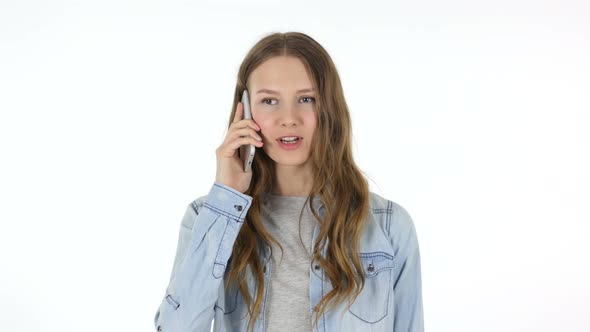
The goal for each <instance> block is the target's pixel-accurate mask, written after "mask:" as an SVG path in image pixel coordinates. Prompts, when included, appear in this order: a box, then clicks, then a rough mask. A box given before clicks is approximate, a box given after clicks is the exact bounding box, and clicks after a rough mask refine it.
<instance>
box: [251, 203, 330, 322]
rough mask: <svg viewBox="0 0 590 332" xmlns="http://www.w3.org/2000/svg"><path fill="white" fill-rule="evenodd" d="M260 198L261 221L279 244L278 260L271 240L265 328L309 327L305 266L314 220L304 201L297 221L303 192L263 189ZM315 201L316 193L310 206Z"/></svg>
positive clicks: (309, 315) (308, 254)
mask: <svg viewBox="0 0 590 332" xmlns="http://www.w3.org/2000/svg"><path fill="white" fill-rule="evenodd" d="M263 198H264V201H265V202H267V203H266V204H262V210H261V217H262V223H263V225H264V226H265V227H266V229H267V230H268V232H270V234H271V235H272V236H273V237H274V238H275V239H276V240H277V241H279V243H280V244H281V246H282V247H283V256H282V260H281V249H280V248H279V247H278V246H277V245H276V244H274V243H272V248H273V256H272V257H271V260H270V264H271V265H270V282H269V285H268V287H269V288H268V293H267V302H266V303H267V304H266V315H265V316H266V319H265V325H266V328H265V330H266V331H269V332H275V331H277V332H278V331H281V332H282V331H312V326H311V324H312V321H311V319H312V316H311V305H310V300H309V273H310V272H309V271H310V270H309V268H310V263H311V250H312V249H313V243H312V232H313V228H314V226H315V224H316V223H317V221H316V219H315V218H314V216H313V214H312V213H311V210H310V208H309V206H308V204H305V209H304V211H303V215H302V216H301V223H299V214H300V212H301V209H302V208H303V207H304V203H305V199H306V197H305V196H280V195H274V194H270V193H264V194H263ZM319 202H320V200H319V197H315V198H314V200H313V206H314V208H315V210H316V211H318V203H319ZM318 213H319V212H318ZM299 227H301V239H300V238H299ZM301 241H303V244H302V243H301Z"/></svg>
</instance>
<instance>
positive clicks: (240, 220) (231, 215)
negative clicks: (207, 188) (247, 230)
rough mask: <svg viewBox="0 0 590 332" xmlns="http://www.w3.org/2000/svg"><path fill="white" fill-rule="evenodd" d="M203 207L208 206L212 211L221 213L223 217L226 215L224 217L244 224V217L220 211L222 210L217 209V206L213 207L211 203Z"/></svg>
mask: <svg viewBox="0 0 590 332" xmlns="http://www.w3.org/2000/svg"><path fill="white" fill-rule="evenodd" d="M203 205H204V206H206V207H207V208H209V209H211V210H212V211H213V212H217V213H219V214H221V215H224V216H226V217H228V218H230V219H232V220H234V221H236V222H243V221H244V217H239V216H236V215H233V214H231V213H227V212H226V211H224V210H220V209H218V208H216V207H215V206H213V205H211V204H209V203H203Z"/></svg>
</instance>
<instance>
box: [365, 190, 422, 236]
mask: <svg viewBox="0 0 590 332" xmlns="http://www.w3.org/2000/svg"><path fill="white" fill-rule="evenodd" d="M369 197H370V198H369V200H370V208H371V212H372V214H373V215H374V216H375V217H376V218H375V220H377V221H378V222H379V223H380V226H381V227H382V229H383V231H384V233H385V234H386V235H387V236H388V237H389V239H390V241H391V242H392V243H394V244H395V243H401V242H403V241H407V240H408V238H412V237H415V232H416V230H415V225H414V220H413V219H412V217H411V215H410V213H409V212H408V210H407V209H406V208H405V207H404V206H402V205H401V204H400V203H398V202H397V201H395V200H392V199H389V198H387V197H384V196H382V195H379V194H377V193H375V192H372V191H370V192H369Z"/></svg>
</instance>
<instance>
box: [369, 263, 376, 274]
mask: <svg viewBox="0 0 590 332" xmlns="http://www.w3.org/2000/svg"><path fill="white" fill-rule="evenodd" d="M368 270H369V272H373V271H374V270H375V267H374V266H373V264H369V268H368Z"/></svg>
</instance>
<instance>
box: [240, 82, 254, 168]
mask: <svg viewBox="0 0 590 332" xmlns="http://www.w3.org/2000/svg"><path fill="white" fill-rule="evenodd" d="M242 105H243V106H244V112H243V114H244V119H252V112H251V111H250V99H249V98H248V90H244V93H242ZM255 152H256V146H254V144H245V145H242V146H240V148H239V151H238V156H239V157H240V158H241V159H242V161H243V163H244V172H252V161H254V153H255Z"/></svg>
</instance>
